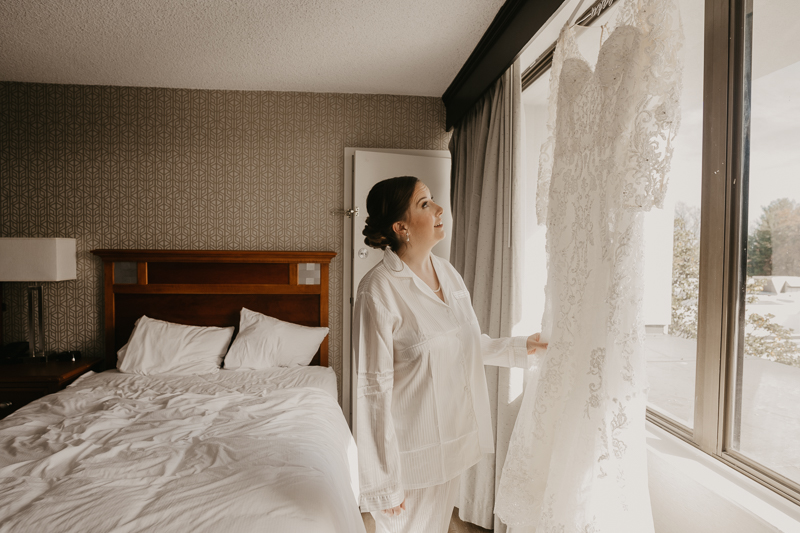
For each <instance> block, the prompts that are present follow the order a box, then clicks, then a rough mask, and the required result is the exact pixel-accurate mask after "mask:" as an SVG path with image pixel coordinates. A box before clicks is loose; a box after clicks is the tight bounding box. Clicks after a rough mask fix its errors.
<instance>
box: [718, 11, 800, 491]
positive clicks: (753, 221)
mask: <svg viewBox="0 0 800 533" xmlns="http://www.w3.org/2000/svg"><path fill="white" fill-rule="evenodd" d="M752 5H753V10H752V13H751V14H750V15H749V16H748V23H749V24H752V26H751V27H752V43H751V47H752V48H751V50H752V52H751V54H750V59H751V60H752V65H751V68H752V71H751V72H752V74H751V80H752V82H751V84H750V91H751V92H750V110H749V117H746V118H749V119H750V152H749V154H750V158H749V168H748V169H746V170H749V179H748V181H745V183H746V184H747V195H746V207H745V212H746V214H747V217H746V223H747V257H746V261H747V265H746V271H747V285H746V294H745V295H744V313H743V316H742V317H741V323H740V328H742V330H741V331H740V338H741V339H743V341H744V342H743V353H741V354H740V357H739V363H740V364H739V367H738V374H739V383H738V385H739V387H738V390H739V394H738V395H737V398H736V407H737V413H736V414H737V416H736V422H737V424H735V427H734V434H733V439H732V445H733V447H734V449H737V450H738V451H740V452H742V453H743V454H745V455H747V456H749V457H751V458H753V459H755V460H756V461H758V462H760V463H762V464H764V465H765V466H767V467H768V468H770V469H772V470H774V471H776V472H778V473H779V474H782V475H784V476H786V477H788V478H790V479H792V480H794V481H796V482H800V446H799V445H798V442H800V409H798V405H800V148H799V147H800V22H798V21H800V3H797V2H775V1H774V0H754V1H753V2H752ZM745 109H746V110H747V105H745Z"/></svg>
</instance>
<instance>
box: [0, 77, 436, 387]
mask: <svg viewBox="0 0 800 533" xmlns="http://www.w3.org/2000/svg"><path fill="white" fill-rule="evenodd" d="M449 136H450V135H449V134H448V133H447V132H445V130H444V106H443V105H442V103H441V101H440V100H439V99H438V98H427V97H411V96H389V95H360V94H320V93H280V92H245V91H205V90H184V89H160V88H137V87H100V86H76V85H46V84H29V83H7V82H0V236H2V237H74V238H76V239H77V246H78V277H77V280H74V281H63V282H58V283H47V284H45V285H46V286H45V288H44V299H45V302H44V310H45V326H46V329H45V337H46V338H47V342H48V344H47V348H48V349H53V350H65V349H70V350H75V349H78V350H81V351H83V352H84V353H85V354H90V355H98V356H99V355H100V354H101V353H102V348H103V338H102V320H103V318H102V317H103V313H102V306H103V303H102V265H101V262H100V260H99V259H98V258H96V257H94V256H93V255H91V254H90V253H89V251H90V250H92V249H95V248H154V249H185V250H194V249H198V250H201V249H208V250H333V251H335V252H337V253H338V254H339V255H338V256H337V257H336V258H335V259H334V261H333V263H332V265H331V299H330V301H331V308H330V319H331V343H330V347H331V351H330V358H331V366H332V367H333V368H334V370H335V371H336V373H337V375H339V377H340V382H341V370H342V362H341V361H342V331H341V327H342V310H341V307H340V306H339V305H338V303H339V302H341V299H342V282H343V275H342V265H343V261H342V255H341V254H342V253H343V249H342V246H343V242H344V239H343V231H344V221H343V219H342V217H341V216H340V215H334V214H333V213H332V211H333V210H334V209H336V208H339V207H341V205H342V197H343V194H344V191H343V188H344V175H343V174H344V148H345V147H346V146H356V147H370V148H409V149H430V150H442V149H446V148H447V142H448V140H449ZM27 285H28V284H25V283H6V284H4V301H5V302H6V305H7V311H6V313H5V314H4V333H5V335H4V336H5V342H12V341H16V340H25V339H26V338H27V337H26V335H27V314H26V312H27V311H26V309H27V303H26V298H25V287H26V286H27ZM340 394H341V391H340Z"/></svg>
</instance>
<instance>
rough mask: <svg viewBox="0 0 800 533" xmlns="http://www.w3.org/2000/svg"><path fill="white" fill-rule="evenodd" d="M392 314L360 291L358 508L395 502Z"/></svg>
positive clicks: (399, 491)
mask: <svg viewBox="0 0 800 533" xmlns="http://www.w3.org/2000/svg"><path fill="white" fill-rule="evenodd" d="M393 320H394V319H393V317H392V315H391V314H390V313H389V311H388V310H386V308H385V307H383V306H382V305H381V304H380V303H378V302H376V301H375V300H374V299H373V298H372V297H371V296H370V295H369V294H360V295H359V296H358V299H357V300H356V304H355V309H354V313H353V342H354V349H355V353H356V359H357V364H358V399H357V408H358V420H357V424H356V444H357V445H358V471H359V486H360V488H361V497H360V498H359V504H360V506H361V511H362V512H366V511H379V510H382V509H390V508H392V507H396V506H398V505H400V503H402V501H403V497H404V493H403V487H402V485H401V483H400V452H399V450H398V447H397V438H396V435H395V430H394V421H393V419H392V389H393V383H394V355H393V354H394V350H393V341H392V324H393Z"/></svg>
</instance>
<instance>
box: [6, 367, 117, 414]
mask: <svg viewBox="0 0 800 533" xmlns="http://www.w3.org/2000/svg"><path fill="white" fill-rule="evenodd" d="M102 366H103V360H102V359H82V360H80V361H75V362H66V361H48V362H46V363H45V362H41V361H30V362H28V361H26V362H22V363H10V364H0V418H4V417H6V416H8V415H9V414H11V413H13V412H14V411H16V410H17V409H19V408H20V407H22V406H23V405H26V404H29V403H30V402H32V401H33V400H36V399H38V398H41V397H42V396H46V395H48V394H51V393H53V392H58V391H60V390H61V389H63V388H64V387H66V386H67V385H69V384H70V383H72V382H73V381H75V380H76V379H78V377H80V376H81V374H84V373H86V372H88V371H89V370H95V371H96V370H101V369H102Z"/></svg>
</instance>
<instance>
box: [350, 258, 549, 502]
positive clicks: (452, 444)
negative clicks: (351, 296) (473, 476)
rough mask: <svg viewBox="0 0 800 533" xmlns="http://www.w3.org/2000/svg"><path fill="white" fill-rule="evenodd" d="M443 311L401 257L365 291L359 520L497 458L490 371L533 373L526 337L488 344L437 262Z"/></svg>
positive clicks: (357, 331)
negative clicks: (490, 456) (486, 456)
mask: <svg viewBox="0 0 800 533" xmlns="http://www.w3.org/2000/svg"><path fill="white" fill-rule="evenodd" d="M432 258H433V266H434V269H435V270H436V274H437V276H438V278H439V281H440V282H441V288H442V292H443V294H444V302H443V301H442V300H440V299H439V297H438V296H437V295H436V293H434V292H433V290H432V289H431V288H430V287H428V285H427V284H425V282H423V281H422V280H421V279H420V278H419V277H418V276H417V275H416V274H414V272H413V271H412V270H411V269H410V268H409V267H408V265H406V264H405V263H404V262H403V261H402V260H401V259H400V258H399V257H398V256H397V255H396V254H395V253H394V252H392V251H390V250H388V249H387V250H386V252H385V253H384V258H383V261H381V262H380V263H378V264H377V265H376V266H375V267H374V268H373V269H372V270H370V271H369V272H368V273H367V274H366V275H365V276H364V278H363V279H362V280H361V283H360V284H359V287H358V292H357V296H356V302H355V310H354V316H353V346H354V349H355V355H356V364H357V368H358V399H357V405H356V409H357V424H356V442H357V444H358V466H359V478H360V479H359V482H360V488H361V497H360V502H359V503H360V505H361V511H362V512H366V511H378V510H381V509H388V508H391V507H395V506H397V505H400V503H402V501H403V497H404V493H403V489H417V488H423V487H430V486H433V485H439V484H442V483H445V482H447V481H449V480H451V479H453V478H454V477H456V476H458V475H460V474H461V473H462V472H463V471H464V470H466V469H467V468H469V467H470V466H472V465H474V464H475V463H477V462H478V461H479V460H480V458H481V454H482V453H491V452H492V451H493V449H494V444H493V441H494V439H493V435H492V419H491V414H490V411H489V394H488V390H487V387H486V374H485V373H484V370H483V365H484V364H487V365H495V366H506V367H511V366H515V367H523V368H528V367H529V366H530V365H531V364H532V363H533V358H534V357H535V356H534V355H531V356H529V355H528V352H527V348H526V343H527V337H512V338H505V339H490V338H489V337H488V336H486V335H481V331H480V326H479V325H478V319H477V317H476V316H475V311H474V310H473V309H472V303H471V301H470V295H469V291H468V290H467V288H466V286H465V285H464V280H463V279H462V278H461V276H460V275H459V274H458V272H457V271H456V269H455V268H453V266H452V265H451V264H450V263H448V262H447V261H445V260H444V259H441V258H439V257H436V256H435V255H432Z"/></svg>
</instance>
